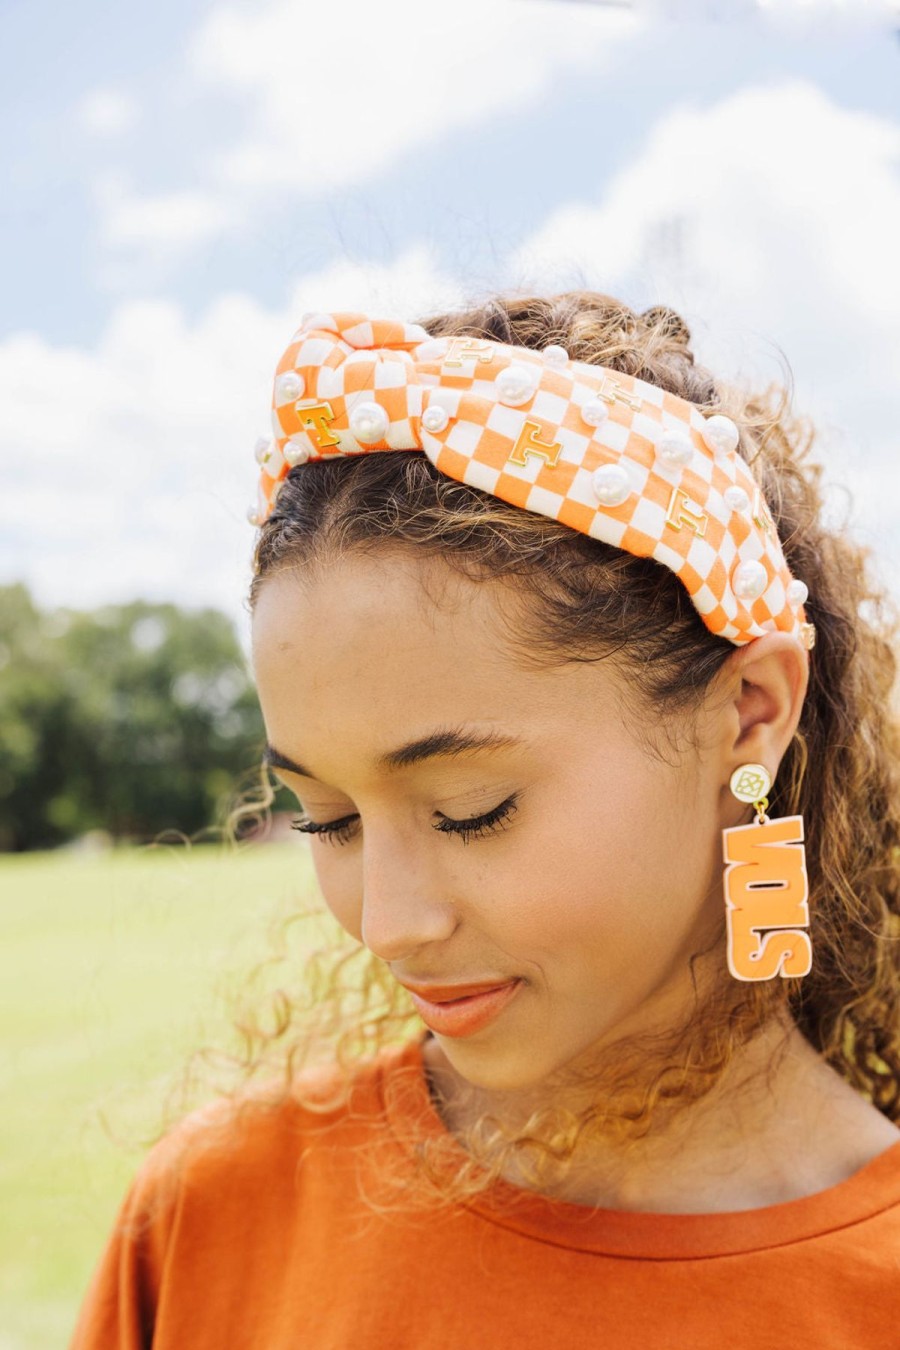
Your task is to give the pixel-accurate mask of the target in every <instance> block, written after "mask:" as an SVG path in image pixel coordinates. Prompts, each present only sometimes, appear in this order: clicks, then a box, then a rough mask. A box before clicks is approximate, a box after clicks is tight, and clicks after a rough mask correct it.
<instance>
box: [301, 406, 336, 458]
mask: <svg viewBox="0 0 900 1350" xmlns="http://www.w3.org/2000/svg"><path fill="white" fill-rule="evenodd" d="M296 408H297V416H298V417H299V419H300V422H301V425H302V426H303V428H304V430H306V431H308V432H309V436H310V440H312V441H313V442H314V444H315V445H316V446H317V447H318V448H319V449H320V450H327V448H328V447H329V446H330V445H340V443H341V441H340V437H339V436H335V434H334V432H333V431H329V430H328V424H329V423H330V422H333V421H334V411H333V409H332V407H331V404H330V403H307V404H303V403H298V404H297V405H296Z"/></svg>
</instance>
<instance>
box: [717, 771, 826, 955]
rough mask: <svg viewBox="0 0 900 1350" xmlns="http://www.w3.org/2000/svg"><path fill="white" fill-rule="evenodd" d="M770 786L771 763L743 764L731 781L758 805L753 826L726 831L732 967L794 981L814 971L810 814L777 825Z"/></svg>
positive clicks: (786, 818)
mask: <svg viewBox="0 0 900 1350" xmlns="http://www.w3.org/2000/svg"><path fill="white" fill-rule="evenodd" d="M771 786H772V779H771V776H770V774H769V771H768V769H767V768H766V767H765V765H764V764H741V765H740V766H739V767H738V768H737V769H735V771H734V773H733V774H732V775H731V782H730V783H729V787H730V788H731V791H732V793H733V794H734V796H735V797H737V799H738V801H740V802H751V803H752V804H753V805H754V806H755V807H756V820H755V821H754V822H752V823H751V824H750V825H730V826H728V827H726V828H725V829H723V830H722V851H723V854H724V859H725V862H726V864H727V866H726V868H725V875H724V889H725V918H726V927H727V933H728V969H729V970H730V971H731V973H732V975H733V976H734V978H735V979H736V980H771V979H773V978H774V977H775V976H776V975H781V976H783V977H784V978H785V979H787V978H788V977H789V976H798V975H808V974H809V972H810V970H811V969H812V943H811V942H810V938H809V934H808V933H807V932H805V931H804V930H805V929H806V928H808V926H809V904H808V896H809V878H808V876H807V873H806V850H805V848H804V846H803V817H802V816H784V817H781V818H779V819H778V820H770V819H769V817H768V816H767V815H766V808H767V807H768V805H769V799H768V797H767V796H766V793H767V792H768V791H769V789H770V788H771Z"/></svg>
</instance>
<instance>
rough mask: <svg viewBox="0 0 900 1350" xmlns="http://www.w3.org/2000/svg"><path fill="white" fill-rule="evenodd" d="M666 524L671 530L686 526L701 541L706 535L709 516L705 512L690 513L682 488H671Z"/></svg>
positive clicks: (688, 501)
mask: <svg viewBox="0 0 900 1350" xmlns="http://www.w3.org/2000/svg"><path fill="white" fill-rule="evenodd" d="M666 524H667V525H671V526H672V529H673V530H680V529H681V527H682V525H687V526H688V527H689V528H690V529H692V530H693V531H694V534H696V535H697V537H698V538H699V539H702V538H703V536H704V535H705V534H706V527H707V525H708V524H709V516H708V515H707V514H706V512H705V511H692V510H691V506H690V498H689V497H688V495H687V493H686V492H685V491H684V489H683V488H679V487H676V488H673V490H672V496H671V497H670V498H669V509H668V511H667V512H666Z"/></svg>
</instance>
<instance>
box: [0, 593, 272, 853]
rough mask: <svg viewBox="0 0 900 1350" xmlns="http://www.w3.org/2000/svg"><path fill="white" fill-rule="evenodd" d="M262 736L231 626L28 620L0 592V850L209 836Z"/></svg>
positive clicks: (142, 616)
mask: <svg viewBox="0 0 900 1350" xmlns="http://www.w3.org/2000/svg"><path fill="white" fill-rule="evenodd" d="M264 739H265V733H264V728H263V723H262V717H261V714H260V711H259V705H258V703H257V700H256V695H255V692H254V690H253V684H252V680H251V677H250V672H249V670H248V669H247V665H246V662H245V659H244V655H243V652H242V651H241V647H240V643H239V641H238V638H237V634H236V632H235V629H234V625H233V624H232V623H231V621H230V619H228V617H227V616H226V615H224V614H222V613H220V612H219V611H217V610H215V609H203V610H199V611H186V610H182V609H180V608H178V607H177V606H176V605H172V604H154V603H150V602H147V601H143V600H135V601H132V602H131V603H129V604H123V605H110V606H105V607H103V608H101V609H96V610H93V611H90V612H84V611H78V610H72V609H56V610H52V611H45V610H41V609H40V608H39V607H38V606H37V604H36V603H35V602H34V600H33V598H32V596H31V595H30V593H29V591H28V589H27V587H26V586H24V585H13V586H5V587H0V850H2V851H6V852H10V851H22V850H26V849H38V848H50V847H54V846H56V845H59V844H62V843H65V842H67V841H69V840H72V839H74V838H76V837H79V836H81V835H84V834H85V833H86V832H87V831H90V830H103V831H106V832H108V833H109V834H110V835H112V836H113V837H114V838H116V839H127V840H129V841H133V842H146V841H148V840H150V839H152V838H154V837H156V836H157V835H158V834H159V833H161V832H162V831H165V830H173V829H174V830H177V831H179V832H182V833H184V834H186V835H190V836H193V835H196V834H197V833H198V832H199V831H202V830H204V829H205V828H206V827H208V826H210V825H213V824H217V823H221V821H222V820H224V816H225V814H226V808H227V805H228V803H229V802H230V801H232V800H233V799H234V797H235V794H236V793H237V792H238V791H239V789H240V785H241V783H242V782H249V779H250V778H251V777H253V776H254V771H255V770H256V769H257V768H258V765H259V762H260V757H261V753H262V749H263V745H264Z"/></svg>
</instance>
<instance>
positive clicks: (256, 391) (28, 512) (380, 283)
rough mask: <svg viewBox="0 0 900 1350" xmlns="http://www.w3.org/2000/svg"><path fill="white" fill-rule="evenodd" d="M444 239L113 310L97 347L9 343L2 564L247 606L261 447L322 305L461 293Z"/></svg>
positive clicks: (1, 465)
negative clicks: (264, 287)
mask: <svg viewBox="0 0 900 1350" xmlns="http://www.w3.org/2000/svg"><path fill="white" fill-rule="evenodd" d="M460 299H461V297H460V294H459V291H458V288H457V287H456V286H455V285H454V284H453V283H452V282H451V281H450V280H448V278H446V277H445V276H443V275H441V274H440V273H439V272H438V271H437V270H436V268H435V266H434V264H433V262H432V260H431V258H430V256H429V254H428V252H427V251H426V250H425V249H423V248H417V249H412V250H410V251H409V252H408V253H406V254H404V255H402V256H400V257H398V258H397V259H396V260H395V261H394V262H393V263H392V264H391V265H390V266H388V267H382V266H369V267H362V266H359V265H355V264H351V263H341V264H339V265H337V266H335V267H332V268H329V269H328V270H327V271H325V272H322V273H318V274H315V275H311V276H308V277H305V278H303V279H302V280H301V281H300V283H299V284H298V285H297V287H296V289H295V291H294V293H293V294H292V295H291V296H290V297H289V298H288V303H286V305H285V307H284V309H283V310H278V311H271V310H266V309H264V308H263V307H262V306H261V305H259V304H258V303H257V302H256V301H254V300H252V299H250V298H249V297H247V296H244V295H226V296H223V297H221V298H220V299H219V300H218V301H217V302H216V303H215V304H213V305H212V306H210V308H209V309H208V310H207V311H206V312H205V313H204V314H203V315H202V316H201V317H200V318H199V319H198V320H197V321H196V322H191V321H189V320H188V318H187V317H186V316H185V313H184V311H183V310H182V309H181V307H180V306H178V305H176V304H173V303H170V302H164V301H152V302H150V301H144V302H132V303H128V304H124V305H122V306H121V307H120V308H119V309H118V310H117V311H116V312H115V314H114V315H113V317H112V319H111V321H110V323H109V325H108V327H107V328H106V330H105V332H104V333H103V335H102V337H101V339H100V341H99V343H98V344H97V346H96V348H94V349H92V350H79V349H70V348H64V347H54V346H52V345H51V344H49V343H47V342H46V341H45V340H44V339H43V338H41V337H39V336H37V335H36V334H33V333H19V334H16V335H15V336H13V337H11V338H9V339H8V340H7V341H6V342H4V343H2V344H0V540H2V541H3V543H2V545H0V579H2V581H4V582H5V581H14V580H19V579H22V580H25V581H26V582H28V583H29V584H30V585H31V586H32V588H33V589H34V592H35V594H36V595H37V596H38V598H39V600H40V601H41V603H43V604H45V605H63V604H66V605H72V606H76V607H77V606H91V605H95V604H101V603H105V602H108V601H117V600H127V599H131V598H133V597H135V596H147V597H148V598H157V599H174V600H176V601H178V602H181V603H184V604H186V605H202V604H214V605H218V606H219V607H221V608H223V609H225V610H226V611H228V612H229V613H231V614H232V615H233V616H234V617H235V618H237V619H238V620H239V621H240V622H241V623H243V621H244V619H243V614H242V609H241V606H242V601H243V596H244V593H245V591H246V587H247V584H248V582H249V562H250V551H251V547H252V536H253V531H252V529H251V527H250V525H249V524H248V522H247V519H246V510H247V507H248V506H249V504H250V503H251V501H254V500H255V494H256V479H257V473H258V470H257V467H256V463H255V461H254V458H253V446H254V444H255V441H256V438H257V436H259V435H261V434H265V433H266V432H267V431H268V427H269V404H270V396H271V379H272V372H273V371H274V368H275V364H276V362H277V360H278V358H279V357H280V355H281V352H282V350H283V349H284V347H285V346H286V345H287V343H288V342H289V340H290V337H291V334H292V333H293V332H294V330H295V329H296V326H297V323H298V321H299V318H300V315H301V313H303V312H304V311H305V310H308V309H322V308H326V307H328V308H334V309H339V308H360V309H363V310H368V311H369V312H371V313H378V312H381V313H385V314H398V315H410V314H412V315H415V314H418V313H426V312H430V311H431V310H433V309H434V307H435V306H436V305H441V304H445V305H447V306H452V305H454V304H458V303H459V302H460Z"/></svg>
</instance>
